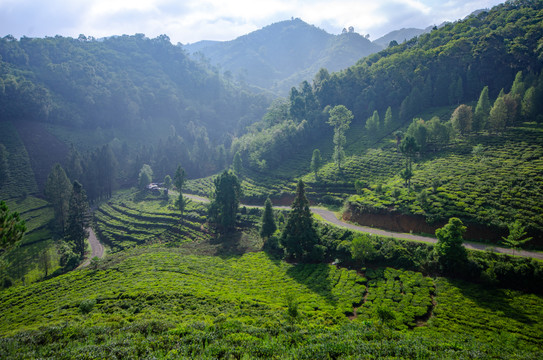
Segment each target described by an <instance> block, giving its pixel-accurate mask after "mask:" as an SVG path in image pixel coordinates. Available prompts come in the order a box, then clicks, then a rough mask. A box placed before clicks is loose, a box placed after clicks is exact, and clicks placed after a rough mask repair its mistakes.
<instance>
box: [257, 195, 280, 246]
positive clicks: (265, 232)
mask: <svg viewBox="0 0 543 360" xmlns="http://www.w3.org/2000/svg"><path fill="white" fill-rule="evenodd" d="M275 230H277V225H276V224H275V218H274V216H273V208H272V202H271V200H270V198H267V199H266V202H265V203H264V213H263V214H262V227H261V228H260V236H262V237H263V238H269V237H270V236H271V235H273V233H274V232H275Z"/></svg>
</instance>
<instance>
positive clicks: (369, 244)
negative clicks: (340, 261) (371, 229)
mask: <svg viewBox="0 0 543 360" xmlns="http://www.w3.org/2000/svg"><path fill="white" fill-rule="evenodd" d="M376 253H377V252H376V251H375V246H374V245H373V241H372V240H371V239H370V237H369V236H368V235H362V236H358V237H355V238H354V239H353V241H352V242H351V256H352V258H353V260H355V261H358V262H360V263H362V264H364V263H365V262H366V261H370V260H372V259H373V257H374V256H375V255H376Z"/></svg>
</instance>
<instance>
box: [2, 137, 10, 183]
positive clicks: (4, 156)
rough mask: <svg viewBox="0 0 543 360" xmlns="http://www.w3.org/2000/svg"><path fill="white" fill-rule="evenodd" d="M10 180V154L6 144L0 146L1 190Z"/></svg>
mask: <svg viewBox="0 0 543 360" xmlns="http://www.w3.org/2000/svg"><path fill="white" fill-rule="evenodd" d="M8 179H9V164H8V152H7V150H6V147H5V146H4V144H0V188H2V187H3V186H4V184H6V183H7V182H8Z"/></svg>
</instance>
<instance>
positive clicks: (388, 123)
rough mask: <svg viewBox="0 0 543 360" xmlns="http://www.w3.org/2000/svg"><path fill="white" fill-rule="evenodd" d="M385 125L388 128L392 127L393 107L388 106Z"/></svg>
mask: <svg viewBox="0 0 543 360" xmlns="http://www.w3.org/2000/svg"><path fill="white" fill-rule="evenodd" d="M383 127H384V128H385V129H387V130H389V129H390V128H392V108H391V107H390V106H389V107H388V108H387V111H386V112H385V119H384V122H383Z"/></svg>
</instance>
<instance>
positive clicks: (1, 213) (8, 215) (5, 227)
mask: <svg viewBox="0 0 543 360" xmlns="http://www.w3.org/2000/svg"><path fill="white" fill-rule="evenodd" d="M25 231H26V224H25V221H24V220H21V217H20V215H19V213H18V212H11V211H9V208H8V205H7V204H6V203H5V202H4V201H0V255H1V254H2V252H4V251H7V250H9V249H10V248H12V247H13V246H15V245H16V244H17V243H18V242H19V241H21V239H22V238H23V236H24V233H25Z"/></svg>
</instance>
